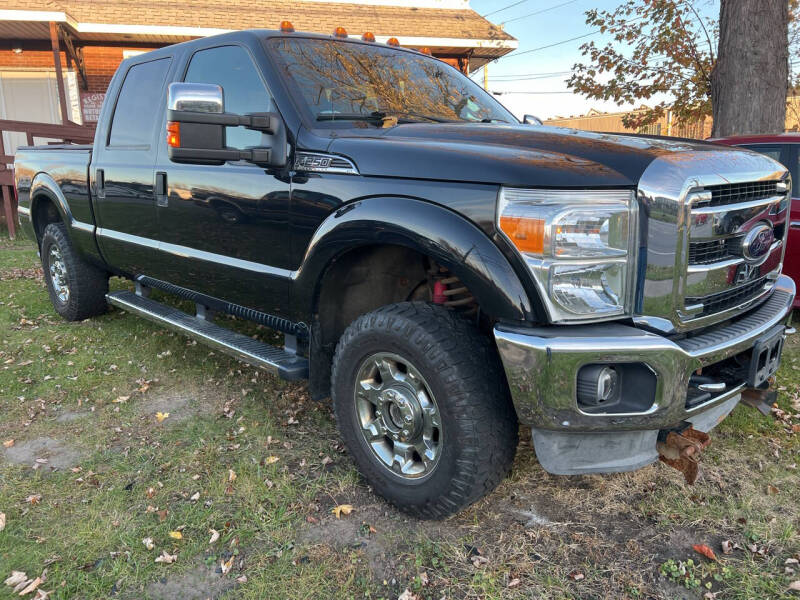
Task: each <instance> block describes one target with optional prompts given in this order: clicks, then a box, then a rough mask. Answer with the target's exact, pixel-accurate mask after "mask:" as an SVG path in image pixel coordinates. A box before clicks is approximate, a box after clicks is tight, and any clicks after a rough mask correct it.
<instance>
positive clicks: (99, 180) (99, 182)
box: [94, 169, 106, 200]
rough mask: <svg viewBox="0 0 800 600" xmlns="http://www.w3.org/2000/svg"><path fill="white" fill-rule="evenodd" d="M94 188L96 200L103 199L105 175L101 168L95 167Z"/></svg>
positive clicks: (104, 194)
mask: <svg viewBox="0 0 800 600" xmlns="http://www.w3.org/2000/svg"><path fill="white" fill-rule="evenodd" d="M94 189H95V195H96V196H97V199H98V200H105V197H106V175H105V171H103V169H95V172H94Z"/></svg>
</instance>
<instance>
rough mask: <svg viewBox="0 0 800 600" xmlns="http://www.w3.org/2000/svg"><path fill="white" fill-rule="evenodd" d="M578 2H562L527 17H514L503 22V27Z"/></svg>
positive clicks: (571, 0) (572, 0) (573, 0)
mask: <svg viewBox="0 0 800 600" xmlns="http://www.w3.org/2000/svg"><path fill="white" fill-rule="evenodd" d="M577 1H578V0H568V1H567V2H562V3H561V4H556V5H555V6H548V7H547V8H542V9H541V10H537V11H534V12H532V13H528V14H527V15H522V16H521V17H514V18H513V19H508V20H507V21H503V22H502V23H500V24H501V25H506V24H507V23H512V22H513V21H519V20H520V19H527V18H528V17H532V16H533V15H539V14H541V13H544V12H547V11H548V10H555V9H556V8H561V7H562V6H566V5H567V4H574V3H575V2H577Z"/></svg>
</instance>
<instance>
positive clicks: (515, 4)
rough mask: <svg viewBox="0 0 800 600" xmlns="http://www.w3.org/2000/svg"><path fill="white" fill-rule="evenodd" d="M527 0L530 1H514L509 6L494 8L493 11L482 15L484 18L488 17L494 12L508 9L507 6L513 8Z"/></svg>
mask: <svg viewBox="0 0 800 600" xmlns="http://www.w3.org/2000/svg"><path fill="white" fill-rule="evenodd" d="M527 1H528V0H519V2H514V3H512V4H509V5H508V6H504V7H503V8H498V9H497V10H493V11H492V12H488V13H486V14H485V15H481V16H482V17H483V18H486V17H488V16H489V15H493V14H494V13H499V12H503V11H504V10H506V9H507V8H512V7H514V6H517V5H518V4H523V3H525V2H527Z"/></svg>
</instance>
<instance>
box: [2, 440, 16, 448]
mask: <svg viewBox="0 0 800 600" xmlns="http://www.w3.org/2000/svg"><path fill="white" fill-rule="evenodd" d="M13 445H14V440H6V441H5V442H3V447H4V448H11V446H13Z"/></svg>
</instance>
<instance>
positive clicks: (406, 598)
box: [397, 588, 419, 600]
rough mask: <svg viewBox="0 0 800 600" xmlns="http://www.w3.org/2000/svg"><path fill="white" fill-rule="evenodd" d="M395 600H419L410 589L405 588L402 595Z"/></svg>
mask: <svg viewBox="0 0 800 600" xmlns="http://www.w3.org/2000/svg"><path fill="white" fill-rule="evenodd" d="M397 600H419V596H417V595H416V594H415V593H414V592H412V591H411V590H410V589H408V588H406V589H405V590H404V591H403V593H402V594H400V595H399V596H398V597H397Z"/></svg>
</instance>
